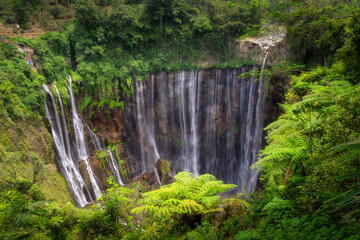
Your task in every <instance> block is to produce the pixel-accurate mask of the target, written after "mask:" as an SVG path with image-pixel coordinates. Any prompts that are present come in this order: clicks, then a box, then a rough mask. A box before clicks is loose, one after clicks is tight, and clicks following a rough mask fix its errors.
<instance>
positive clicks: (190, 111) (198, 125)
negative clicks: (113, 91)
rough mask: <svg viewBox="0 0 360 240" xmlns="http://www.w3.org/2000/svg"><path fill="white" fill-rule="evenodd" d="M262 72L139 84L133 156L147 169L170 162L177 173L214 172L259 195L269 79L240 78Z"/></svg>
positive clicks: (183, 75)
mask: <svg viewBox="0 0 360 240" xmlns="http://www.w3.org/2000/svg"><path fill="white" fill-rule="evenodd" d="M264 65H265V59H264ZM256 69H257V68H256V67H253V68H249V67H243V68H241V69H224V70H221V69H209V70H201V71H180V72H178V73H168V74H166V73H161V74H157V75H156V74H149V77H148V79H145V80H142V81H136V82H135V91H136V92H135V97H136V100H135V101H136V107H135V108H131V107H130V108H129V110H128V111H129V112H128V113H127V114H129V115H131V116H135V119H134V120H135V121H136V122H137V124H132V125H133V126H136V129H131V131H132V132H135V133H136V134H137V136H138V139H139V142H138V145H136V144H134V143H130V142H128V144H130V145H131V144H132V146H133V147H130V152H131V151H132V152H131V153H132V154H133V155H135V156H139V157H140V158H141V159H142V165H143V168H144V170H145V169H149V168H151V167H153V166H154V164H155V163H156V161H157V160H158V159H159V158H164V159H166V160H168V161H170V163H171V165H172V168H173V169H174V170H175V171H181V170H186V171H190V172H193V173H195V174H196V175H197V174H203V173H211V174H213V175H215V176H216V177H218V178H220V179H222V180H224V181H225V182H227V183H234V184H237V185H238V187H239V188H240V189H242V190H246V191H248V192H251V191H253V190H254V189H255V187H256V183H257V172H256V171H253V170H250V166H251V165H252V164H253V163H255V161H256V160H257V155H258V152H259V150H260V149H261V147H262V128H263V116H264V113H263V112H264V104H263V96H264V91H263V89H264V79H262V78H261V79H255V78H254V77H250V78H238V76H239V75H241V74H242V73H245V72H251V71H255V70H256ZM252 76H254V75H252ZM131 141H134V140H133V139H131Z"/></svg>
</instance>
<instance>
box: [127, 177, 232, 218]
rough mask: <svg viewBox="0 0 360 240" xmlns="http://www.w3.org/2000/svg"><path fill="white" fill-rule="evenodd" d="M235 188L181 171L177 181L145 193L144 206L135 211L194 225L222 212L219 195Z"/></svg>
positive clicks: (214, 179) (213, 178)
mask: <svg viewBox="0 0 360 240" xmlns="http://www.w3.org/2000/svg"><path fill="white" fill-rule="evenodd" d="M235 187H236V185H233V184H224V183H223V182H222V181H219V180H216V178H215V177H214V176H212V175H210V174H204V175H201V176H199V177H195V176H194V174H193V173H188V172H180V173H178V174H177V175H176V176H175V182H174V183H172V184H170V185H165V186H162V187H161V188H160V189H158V190H154V191H151V192H147V193H144V194H143V196H144V199H143V202H144V205H142V206H140V207H137V208H135V209H133V210H132V212H134V213H149V214H153V215H154V216H157V217H166V216H169V217H171V218H173V219H177V220H179V222H181V223H185V224H193V225H194V224H195V223H197V222H198V221H199V220H200V219H201V216H202V215H204V214H206V213H210V212H215V211H219V210H220V209H219V208H218V205H219V203H220V202H219V201H218V200H219V198H220V196H218V195H217V194H218V193H221V192H225V191H228V190H230V189H234V188H235Z"/></svg>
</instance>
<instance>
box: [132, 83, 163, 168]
mask: <svg viewBox="0 0 360 240" xmlns="http://www.w3.org/2000/svg"><path fill="white" fill-rule="evenodd" d="M151 83H153V81H151V80H150V84H149V85H150V89H151V87H152V86H153V84H151ZM148 92H150V94H149V97H148V101H147V104H148V105H147V106H146V105H145V101H144V83H143V81H137V82H136V101H137V102H136V108H137V125H138V133H139V141H140V146H141V147H140V148H141V150H142V151H141V160H142V166H143V169H144V170H146V169H148V168H149V167H152V166H153V165H154V162H155V161H157V160H158V159H160V156H159V153H158V149H157V145H156V142H155V136H154V135H155V134H154V114H155V113H154V105H153V103H154V101H153V96H154V95H153V90H152V91H148Z"/></svg>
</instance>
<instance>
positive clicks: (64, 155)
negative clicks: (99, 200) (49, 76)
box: [43, 85, 93, 207]
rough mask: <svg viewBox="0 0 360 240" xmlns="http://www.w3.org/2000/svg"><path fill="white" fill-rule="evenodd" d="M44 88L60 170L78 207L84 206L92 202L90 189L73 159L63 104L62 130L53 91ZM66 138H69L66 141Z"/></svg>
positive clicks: (48, 117)
mask: <svg viewBox="0 0 360 240" xmlns="http://www.w3.org/2000/svg"><path fill="white" fill-rule="evenodd" d="M43 88H44V90H45V91H46V92H47V93H48V96H50V99H49V98H48V99H49V100H50V101H45V103H44V104H45V111H46V117H47V119H48V120H49V122H50V125H51V133H52V136H53V139H54V143H55V149H56V152H57V155H58V159H57V166H58V168H59V170H60V173H61V174H62V176H63V177H64V178H65V180H66V182H67V184H68V186H69V188H70V191H71V194H72V196H73V198H74V200H75V203H76V205H77V206H78V207H83V206H85V205H86V204H88V203H90V202H91V201H92V200H93V199H91V195H90V191H89V189H88V188H87V187H86V184H85V182H84V180H83V178H82V177H81V175H80V172H79V170H78V167H77V166H76V165H75V162H74V161H73V160H72V157H71V154H70V150H68V149H67V147H69V145H68V143H69V141H68V134H67V125H66V122H65V113H64V111H63V107H62V104H61V105H60V106H61V107H60V110H61V115H62V117H63V129H64V131H62V128H61V124H60V120H59V116H58V113H57V108H56V105H55V101H54V98H53V95H52V93H51V92H50V90H49V88H48V87H47V86H46V85H43ZM58 97H59V102H60V103H61V97H60V94H59V92H58ZM64 138H65V139H67V140H65V141H64Z"/></svg>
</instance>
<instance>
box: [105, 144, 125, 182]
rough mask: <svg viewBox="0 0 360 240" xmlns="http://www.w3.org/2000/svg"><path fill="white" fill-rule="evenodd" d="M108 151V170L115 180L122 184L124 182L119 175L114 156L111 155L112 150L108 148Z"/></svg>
mask: <svg viewBox="0 0 360 240" xmlns="http://www.w3.org/2000/svg"><path fill="white" fill-rule="evenodd" d="M108 153H109V157H110V159H109V166H110V170H111V172H112V174H113V176H114V178H115V180H116V182H117V183H118V184H119V185H120V186H124V183H123V181H122V180H121V176H120V173H119V168H118V166H117V163H116V161H115V158H114V156H113V153H112V151H111V150H110V149H109V150H108Z"/></svg>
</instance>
